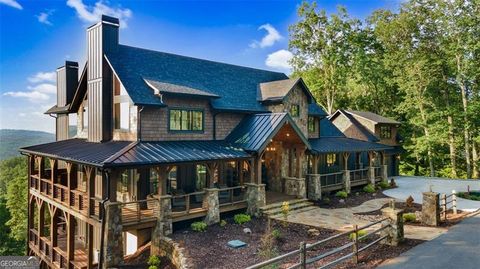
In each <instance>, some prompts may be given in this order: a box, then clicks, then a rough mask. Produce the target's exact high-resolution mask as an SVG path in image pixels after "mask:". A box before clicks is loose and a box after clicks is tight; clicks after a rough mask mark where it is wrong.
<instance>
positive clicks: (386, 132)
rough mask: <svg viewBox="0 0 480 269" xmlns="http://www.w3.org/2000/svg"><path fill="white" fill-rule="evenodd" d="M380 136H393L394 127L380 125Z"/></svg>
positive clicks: (388, 137) (386, 137) (385, 137)
mask: <svg viewBox="0 0 480 269" xmlns="http://www.w3.org/2000/svg"><path fill="white" fill-rule="evenodd" d="M380 138H384V139H390V138H392V127H391V126H380Z"/></svg>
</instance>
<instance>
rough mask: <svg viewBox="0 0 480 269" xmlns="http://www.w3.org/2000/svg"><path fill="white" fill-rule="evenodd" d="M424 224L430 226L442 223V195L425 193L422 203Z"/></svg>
mask: <svg viewBox="0 0 480 269" xmlns="http://www.w3.org/2000/svg"><path fill="white" fill-rule="evenodd" d="M422 222H423V223H424V224H426V225H429V226H438V224H439V223H440V194H439V193H436V192H424V193H423V202H422Z"/></svg>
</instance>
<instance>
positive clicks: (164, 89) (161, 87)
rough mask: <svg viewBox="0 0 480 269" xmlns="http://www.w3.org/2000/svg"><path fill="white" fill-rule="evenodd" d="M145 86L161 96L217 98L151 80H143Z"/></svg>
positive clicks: (184, 87) (188, 88) (201, 92)
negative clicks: (145, 83)
mask: <svg viewBox="0 0 480 269" xmlns="http://www.w3.org/2000/svg"><path fill="white" fill-rule="evenodd" d="M144 80H145V82H147V84H148V85H149V86H150V87H152V88H154V89H155V90H157V91H158V92H159V93H161V94H174V95H193V96H204V97H212V98H216V97H219V96H218V95H216V94H213V93H209V92H206V91H201V90H197V89H194V88H190V87H187V86H181V85H175V84H171V83H164V82H160V81H156V80H151V79H144Z"/></svg>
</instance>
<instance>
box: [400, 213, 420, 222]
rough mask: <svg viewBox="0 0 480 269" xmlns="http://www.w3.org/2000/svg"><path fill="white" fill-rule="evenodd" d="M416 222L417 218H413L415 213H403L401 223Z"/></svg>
mask: <svg viewBox="0 0 480 269" xmlns="http://www.w3.org/2000/svg"><path fill="white" fill-rule="evenodd" d="M416 220H417V217H416V216H415V213H405V214H403V221H404V222H415V221H416Z"/></svg>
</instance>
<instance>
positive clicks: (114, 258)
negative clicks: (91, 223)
mask: <svg viewBox="0 0 480 269" xmlns="http://www.w3.org/2000/svg"><path fill="white" fill-rule="evenodd" d="M122 228H123V227H122V209H121V208H120V206H119V205H118V204H115V203H113V202H110V201H107V202H106V203H105V234H104V235H103V236H104V244H103V253H104V257H105V259H104V262H103V264H102V268H104V269H106V268H112V267H113V268H115V267H118V266H119V265H121V264H123V232H122Z"/></svg>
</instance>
